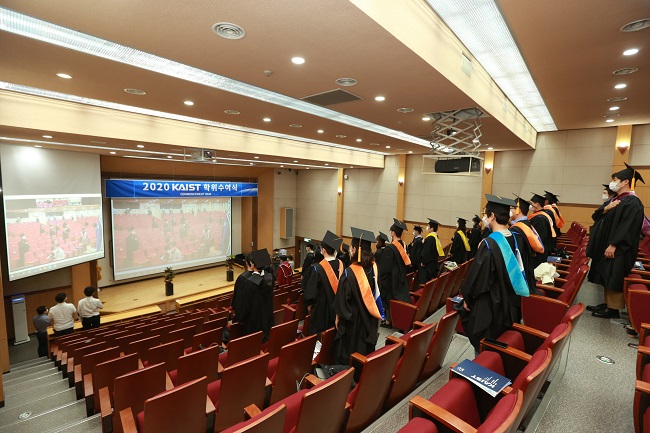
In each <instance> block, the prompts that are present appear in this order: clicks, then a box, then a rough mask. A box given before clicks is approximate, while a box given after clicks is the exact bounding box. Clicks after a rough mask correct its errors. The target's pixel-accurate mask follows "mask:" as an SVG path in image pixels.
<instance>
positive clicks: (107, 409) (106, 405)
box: [99, 386, 113, 433]
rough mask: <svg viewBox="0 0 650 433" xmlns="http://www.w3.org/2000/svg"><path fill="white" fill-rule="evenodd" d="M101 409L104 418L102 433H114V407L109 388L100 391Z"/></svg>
mask: <svg viewBox="0 0 650 433" xmlns="http://www.w3.org/2000/svg"><path fill="white" fill-rule="evenodd" d="M99 409H100V411H101V417H102V432H103V433H113V407H112V406H111V397H110V395H109V391H108V387H107V386H105V387H103V388H100V389H99Z"/></svg>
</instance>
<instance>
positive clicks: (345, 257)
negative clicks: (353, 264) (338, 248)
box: [339, 252, 350, 268]
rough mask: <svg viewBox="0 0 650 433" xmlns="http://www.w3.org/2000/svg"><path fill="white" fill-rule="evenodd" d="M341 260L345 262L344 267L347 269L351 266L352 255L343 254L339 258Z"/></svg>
mask: <svg viewBox="0 0 650 433" xmlns="http://www.w3.org/2000/svg"><path fill="white" fill-rule="evenodd" d="M339 260H340V261H342V262H343V266H345V267H346V268H347V267H348V266H350V253H346V252H343V253H341V255H340V256H339Z"/></svg>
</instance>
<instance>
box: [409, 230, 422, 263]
mask: <svg viewBox="0 0 650 433" xmlns="http://www.w3.org/2000/svg"><path fill="white" fill-rule="evenodd" d="M406 252H407V253H408V255H409V259H411V267H410V269H409V271H410V272H416V271H418V270H419V269H420V254H422V227H420V226H414V227H413V240H412V241H411V243H410V244H409V245H408V246H407V247H406Z"/></svg>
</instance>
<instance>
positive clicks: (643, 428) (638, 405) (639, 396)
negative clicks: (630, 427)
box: [633, 380, 650, 433]
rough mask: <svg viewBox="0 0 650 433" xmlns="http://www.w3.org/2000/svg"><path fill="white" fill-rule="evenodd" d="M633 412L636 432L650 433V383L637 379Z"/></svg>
mask: <svg viewBox="0 0 650 433" xmlns="http://www.w3.org/2000/svg"><path fill="white" fill-rule="evenodd" d="M633 413H634V433H650V383H648V382H645V381H642V380H637V381H636V383H635V386H634V409H633Z"/></svg>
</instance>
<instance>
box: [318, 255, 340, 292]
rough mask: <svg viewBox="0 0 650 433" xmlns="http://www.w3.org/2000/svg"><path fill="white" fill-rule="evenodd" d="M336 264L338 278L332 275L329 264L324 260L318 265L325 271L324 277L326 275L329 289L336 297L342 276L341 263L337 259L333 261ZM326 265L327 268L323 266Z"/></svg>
mask: <svg viewBox="0 0 650 433" xmlns="http://www.w3.org/2000/svg"><path fill="white" fill-rule="evenodd" d="M335 260H336V261H337V262H339V275H338V277H337V276H336V275H335V274H334V270H333V269H332V266H330V264H329V262H328V261H327V260H325V259H323V260H321V261H320V263H319V265H321V266H322V267H323V271H325V275H327V279H328V280H329V282H330V287H332V291H333V292H334V294H335V295H336V292H337V290H338V289H339V278H341V275H342V274H343V263H342V262H341V261H340V260H339V259H335ZM325 265H327V266H325Z"/></svg>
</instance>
